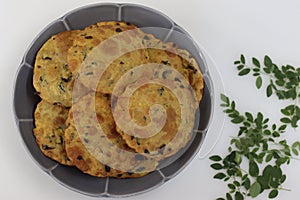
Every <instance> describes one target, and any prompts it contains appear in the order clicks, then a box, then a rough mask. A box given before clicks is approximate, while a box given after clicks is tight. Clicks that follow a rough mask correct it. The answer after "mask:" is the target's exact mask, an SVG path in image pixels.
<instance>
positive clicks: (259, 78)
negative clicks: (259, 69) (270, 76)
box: [256, 76, 262, 89]
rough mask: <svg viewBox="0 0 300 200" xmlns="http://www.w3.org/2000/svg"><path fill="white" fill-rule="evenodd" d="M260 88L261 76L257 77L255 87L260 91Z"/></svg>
mask: <svg viewBox="0 0 300 200" xmlns="http://www.w3.org/2000/svg"><path fill="white" fill-rule="evenodd" d="M261 86H262V78H261V76H258V77H257V79H256V87H257V89H260V88H261Z"/></svg>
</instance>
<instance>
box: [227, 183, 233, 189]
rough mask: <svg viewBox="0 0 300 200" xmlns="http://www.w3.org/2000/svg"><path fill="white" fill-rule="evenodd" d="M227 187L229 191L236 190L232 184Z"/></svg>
mask: <svg viewBox="0 0 300 200" xmlns="http://www.w3.org/2000/svg"><path fill="white" fill-rule="evenodd" d="M227 186H228V188H229V189H231V190H235V185H233V184H232V183H229V184H228V185H227Z"/></svg>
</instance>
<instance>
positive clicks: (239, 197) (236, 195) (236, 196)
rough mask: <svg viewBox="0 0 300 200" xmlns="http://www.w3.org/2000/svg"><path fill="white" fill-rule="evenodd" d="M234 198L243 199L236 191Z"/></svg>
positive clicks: (236, 199)
mask: <svg viewBox="0 0 300 200" xmlns="http://www.w3.org/2000/svg"><path fill="white" fill-rule="evenodd" d="M234 198H235V200H244V196H243V195H242V193H240V192H236V193H235V195H234Z"/></svg>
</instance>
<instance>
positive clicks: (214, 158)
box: [209, 155, 222, 162]
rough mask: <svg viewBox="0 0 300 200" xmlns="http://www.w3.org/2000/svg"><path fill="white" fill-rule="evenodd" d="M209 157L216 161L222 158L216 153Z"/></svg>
mask: <svg viewBox="0 0 300 200" xmlns="http://www.w3.org/2000/svg"><path fill="white" fill-rule="evenodd" d="M209 159H210V160H212V161H216V162H217V161H221V160H222V158H221V157H220V156H218V155H213V156H211V157H209Z"/></svg>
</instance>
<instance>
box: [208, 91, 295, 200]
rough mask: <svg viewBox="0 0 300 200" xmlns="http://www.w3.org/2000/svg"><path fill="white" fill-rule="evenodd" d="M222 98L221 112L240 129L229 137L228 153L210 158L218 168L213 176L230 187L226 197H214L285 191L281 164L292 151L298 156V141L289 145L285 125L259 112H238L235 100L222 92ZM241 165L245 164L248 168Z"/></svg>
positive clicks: (228, 199)
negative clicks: (285, 135)
mask: <svg viewBox="0 0 300 200" xmlns="http://www.w3.org/2000/svg"><path fill="white" fill-rule="evenodd" d="M221 100H222V102H223V103H222V104H221V106H222V107H224V112H225V113H226V114H227V115H228V116H229V117H230V118H231V122H232V123H235V124H238V125H239V126H240V128H239V132H238V135H237V137H233V138H232V139H231V142H230V146H229V148H228V155H226V156H225V157H224V158H222V157H221V156H219V155H213V156H211V157H210V160H212V161H214V163H213V164H212V165H211V167H212V168H213V169H215V170H218V173H217V174H216V175H215V176H214V178H215V179H220V180H223V181H225V182H227V186H228V188H229V192H227V193H226V198H222V197H221V198H218V199H217V200H225V199H226V200H231V199H235V200H244V199H245V198H246V197H247V196H251V197H256V196H258V195H260V194H261V193H263V192H264V191H268V192H269V195H268V196H269V198H275V197H276V196H277V195H278V193H279V191H280V190H286V189H284V188H283V187H282V184H283V183H284V182H285V180H286V175H285V174H284V173H283V172H282V168H281V166H282V165H284V164H289V163H290V160H291V158H292V154H293V155H299V150H300V142H295V143H294V144H292V146H290V145H288V143H287V141H286V140H282V139H281V135H282V134H284V133H285V130H286V127H287V125H286V124H280V125H276V124H270V122H269V118H266V117H264V115H263V114H262V113H260V112H258V113H257V114H256V115H253V114H251V113H250V112H245V113H244V114H241V113H240V112H239V111H238V110H237V109H236V103H235V101H231V100H230V99H229V98H228V97H227V96H225V95H223V94H222V95H221ZM242 166H247V169H243V168H242ZM263 166H265V167H263Z"/></svg>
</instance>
